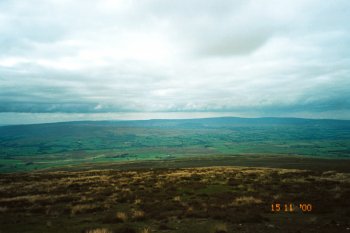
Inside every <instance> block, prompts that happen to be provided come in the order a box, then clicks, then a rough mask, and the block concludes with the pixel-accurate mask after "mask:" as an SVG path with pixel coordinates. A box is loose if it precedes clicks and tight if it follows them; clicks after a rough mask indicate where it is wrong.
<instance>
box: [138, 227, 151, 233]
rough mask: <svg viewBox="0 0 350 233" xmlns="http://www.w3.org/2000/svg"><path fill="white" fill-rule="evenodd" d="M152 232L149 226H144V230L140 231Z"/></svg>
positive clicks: (143, 232)
mask: <svg viewBox="0 0 350 233" xmlns="http://www.w3.org/2000/svg"><path fill="white" fill-rule="evenodd" d="M151 232H152V230H151V228H149V227H145V228H142V230H141V231H140V233H151Z"/></svg>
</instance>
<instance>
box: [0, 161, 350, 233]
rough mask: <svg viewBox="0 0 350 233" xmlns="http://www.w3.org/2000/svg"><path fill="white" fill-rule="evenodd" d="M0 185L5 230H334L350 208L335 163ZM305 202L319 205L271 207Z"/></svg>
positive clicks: (27, 178) (349, 184)
mask: <svg viewBox="0 0 350 233" xmlns="http://www.w3.org/2000/svg"><path fill="white" fill-rule="evenodd" d="M157 184H158V185H157ZM159 184H162V185H159ZM0 187H1V188H0V197H1V198H0V207H1V208H0V210H1V211H0V230H1V231H3V232H8V233H11V232H28V233H34V232H48V233H56V232H57V233H58V232H60V229H61V228H62V227H63V226H64V227H65V228H64V231H65V232H72V233H81V232H86V231H87V230H90V231H92V230H97V229H105V230H107V229H108V230H110V231H111V232H113V233H118V232H142V231H143V230H144V229H146V228H152V232H162V231H169V232H193V233H197V232H204V233H212V232H214V231H217V232H220V231H221V232H224V231H227V232H230V231H231V230H233V229H236V230H237V229H238V230H237V231H238V232H240V231H246V232H265V229H266V231H268V230H269V228H266V227H265V225H268V224H270V225H274V226H277V225H279V226H280V227H281V228H283V229H286V231H288V230H289V231H294V230H295V228H296V227H299V228H300V230H301V229H303V228H308V229H311V231H312V230H314V231H318V230H319V229H318V228H317V227H318V226H322V229H324V231H325V232H326V230H327V231H328V232H333V231H334V230H335V228H337V229H338V228H344V229H345V228H346V226H347V225H346V224H347V222H348V218H349V216H350V215H349V214H350V207H349V205H348V195H349V193H350V174H349V173H340V172H336V171H327V172H326V171H318V170H299V169H277V168H251V167H230V166H225V167H201V168H171V169H164V168H161V169H135V170H125V171H123V170H119V171H118V170H90V171H79V172H68V171H59V172H45V173H40V172H35V173H25V174H19V173H18V174H3V175H2V176H1V177H0ZM203 190H204V191H203ZM208 190H210V191H208ZM299 202H302V203H311V204H312V205H313V212H312V213H303V212H301V211H300V210H299V211H296V212H295V213H290V214H287V213H273V212H271V204H273V203H280V204H281V205H283V204H284V203H293V204H295V205H298V203H299ZM295 209H297V208H295ZM288 219H289V220H288ZM293 221H298V225H295V224H291V223H292V222H293ZM334 221H336V223H337V224H338V225H336V224H333V225H332V222H334ZM43 223H47V224H43ZM220 224H224V225H225V226H226V229H224V227H219V226H220ZM261 229H263V230H261ZM144 231H147V230H144ZM148 231H150V230H148ZM319 232H322V231H319Z"/></svg>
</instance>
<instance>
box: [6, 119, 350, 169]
mask: <svg viewBox="0 0 350 233" xmlns="http://www.w3.org/2000/svg"><path fill="white" fill-rule="evenodd" d="M238 154H239V155H242V154H243V155H244V154H246V155H251V154H259V155H269V154H273V155H288V156H295V155H301V156H313V157H331V158H349V157H350V121H346V120H317V119H300V118H237V117H221V118H203V119H176V120H167V119H164V120H160V119H157V120H137V121H76V122H61V123H47V124H33V125H11V126H1V127H0V171H1V169H3V170H4V169H5V170H6V169H17V170H21V169H36V168H38V169H40V168H43V167H46V166H48V167H50V166H62V165H68V164H79V163H85V162H90V163H97V162H118V161H126V160H145V159H147V160H149V159H173V158H178V157H191V156H210V155H238Z"/></svg>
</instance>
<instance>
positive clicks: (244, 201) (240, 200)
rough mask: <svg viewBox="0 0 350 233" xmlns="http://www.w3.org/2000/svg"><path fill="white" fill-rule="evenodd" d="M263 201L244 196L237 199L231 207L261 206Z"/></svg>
mask: <svg viewBox="0 0 350 233" xmlns="http://www.w3.org/2000/svg"><path fill="white" fill-rule="evenodd" d="M261 203H262V200H261V199H260V198H256V197H252V196H243V197H237V198H236V199H235V200H234V201H233V202H232V203H231V205H233V206H241V205H253V204H261Z"/></svg>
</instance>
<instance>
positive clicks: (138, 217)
mask: <svg viewBox="0 0 350 233" xmlns="http://www.w3.org/2000/svg"><path fill="white" fill-rule="evenodd" d="M132 218H133V219H134V220H143V219H145V212H143V211H142V210H134V211H133V212H132Z"/></svg>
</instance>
